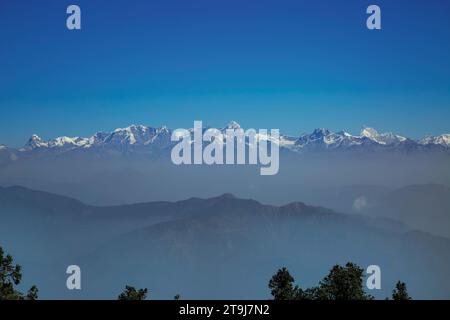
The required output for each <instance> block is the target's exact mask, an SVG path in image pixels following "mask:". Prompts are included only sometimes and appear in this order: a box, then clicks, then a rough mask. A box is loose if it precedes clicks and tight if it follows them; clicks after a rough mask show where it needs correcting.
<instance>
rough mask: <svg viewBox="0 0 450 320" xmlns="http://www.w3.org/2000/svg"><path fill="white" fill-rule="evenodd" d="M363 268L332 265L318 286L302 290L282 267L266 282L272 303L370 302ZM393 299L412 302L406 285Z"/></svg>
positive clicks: (400, 287) (399, 283) (396, 290)
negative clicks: (305, 301)
mask: <svg viewBox="0 0 450 320" xmlns="http://www.w3.org/2000/svg"><path fill="white" fill-rule="evenodd" d="M364 278H365V275H364V269H362V268H361V267H359V266H358V265H356V264H355V263H352V262H348V263H347V264H346V265H345V266H340V265H335V266H334V267H333V268H331V270H330V272H329V273H328V275H327V276H326V277H324V278H323V279H322V280H321V281H320V282H319V285H318V286H317V287H312V288H308V289H305V290H303V289H301V288H300V287H299V286H296V285H295V283H294V278H293V277H292V275H291V274H290V273H289V271H288V270H287V269H286V268H281V269H279V270H278V271H277V273H276V274H275V275H273V276H272V278H271V279H270V281H269V289H270V290H271V291H270V293H271V294H272V296H273V298H274V300H373V299H374V297H373V296H371V295H369V294H367V293H366V292H365V290H364ZM392 298H393V299H394V300H408V299H411V298H410V297H409V295H408V293H407V291H406V285H405V284H404V283H403V282H400V281H399V282H398V283H397V285H396V289H395V290H394V291H393V293H392Z"/></svg>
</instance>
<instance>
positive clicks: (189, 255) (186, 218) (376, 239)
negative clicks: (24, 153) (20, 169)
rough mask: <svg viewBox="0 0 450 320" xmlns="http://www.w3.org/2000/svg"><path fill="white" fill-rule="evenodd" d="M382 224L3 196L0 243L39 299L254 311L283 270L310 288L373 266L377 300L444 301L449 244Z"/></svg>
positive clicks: (313, 215) (197, 201)
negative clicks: (218, 304) (237, 302)
mask: <svg viewBox="0 0 450 320" xmlns="http://www.w3.org/2000/svg"><path fill="white" fill-rule="evenodd" d="M379 222H380V221H379V220H378V219H366V218H364V217H362V216H355V215H347V214H341V213H336V212H334V211H332V210H329V209H326V208H322V207H313V206H309V205H306V204H304V203H302V202H292V203H289V204H286V205H282V206H272V205H265V204H262V203H260V202H258V201H255V200H252V199H241V198H237V197H235V196H233V195H231V194H223V195H221V196H217V197H212V198H206V199H203V198H189V199H186V200H181V201H176V202H168V201H156V202H147V203H137V204H130V205H121V206H108V207H96V206H89V205H85V204H83V203H81V202H79V201H77V200H74V199H72V198H67V197H63V196H59V195H56V194H51V193H47V192H41V191H35V190H31V189H28V188H23V187H8V188H0V243H1V244H2V246H4V247H5V248H8V250H9V251H10V252H13V253H14V256H15V257H17V260H18V261H21V262H22V261H23V266H24V270H26V274H27V279H30V281H36V284H37V285H38V287H39V290H40V293H41V295H42V297H43V298H59V299H64V298H72V299H73V298H94V299H105V298H115V297H116V296H117V292H120V290H121V288H122V287H123V286H124V284H125V283H132V284H135V285H139V286H144V287H147V286H148V287H149V288H151V290H152V297H153V298H154V299H159V298H163V299H171V298H172V297H173V292H182V294H183V296H184V297H186V298H188V299H189V298H191V299H202V298H203V299H206V298H209V299H226V298H228V299H229V298H234V299H255V298H259V299H262V298H266V297H268V294H269V293H268V290H267V281H268V279H269V278H270V276H271V275H272V274H273V272H274V271H276V269H277V268H279V267H280V266H287V267H288V268H289V270H292V272H293V273H294V275H295V276H298V277H299V278H300V279H301V280H300V281H301V283H302V285H303V286H309V285H314V284H316V281H317V279H318V278H319V277H320V275H322V274H323V273H325V272H326V271H327V270H328V269H329V268H330V266H332V265H334V264H336V263H345V262H347V261H349V260H350V261H354V262H356V263H358V264H360V265H362V266H364V267H366V266H368V265H370V264H377V265H379V266H381V268H382V272H383V289H384V291H382V292H371V293H374V294H377V295H378V297H380V298H383V297H385V296H387V295H389V294H390V290H391V287H392V286H393V285H394V283H395V281H397V280H398V279H401V280H403V281H405V282H406V283H407V284H408V289H409V290H410V291H411V294H412V295H413V296H414V297H415V298H441V299H442V298H444V299H446V298H448V297H449V296H450V282H449V274H448V270H449V264H450V250H449V248H450V240H449V239H446V238H442V237H436V236H432V235H429V234H427V233H423V232H418V231H417V232H411V231H408V230H401V229H397V228H396V229H392V228H390V227H388V228H386V224H385V223H381V224H380V223H379ZM381 222H383V221H381ZM74 263H76V264H78V265H80V266H81V267H82V270H83V272H84V278H83V279H84V282H83V283H84V287H83V290H81V291H77V292H71V291H69V290H67V289H66V288H65V286H64V285H62V284H64V283H65V281H66V278H65V273H64V270H65V268H66V267H67V265H69V264H74ZM61 270H62V271H61Z"/></svg>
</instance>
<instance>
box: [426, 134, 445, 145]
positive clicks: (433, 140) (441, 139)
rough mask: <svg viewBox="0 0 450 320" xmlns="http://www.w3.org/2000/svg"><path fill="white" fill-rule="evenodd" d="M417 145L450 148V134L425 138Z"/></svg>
mask: <svg viewBox="0 0 450 320" xmlns="http://www.w3.org/2000/svg"><path fill="white" fill-rule="evenodd" d="M419 143H420V144H422V145H427V144H434V145H441V146H444V147H450V134H441V135H440V136H437V137H425V138H423V139H422V140H420V141H419Z"/></svg>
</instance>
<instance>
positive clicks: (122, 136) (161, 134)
mask: <svg viewBox="0 0 450 320" xmlns="http://www.w3.org/2000/svg"><path fill="white" fill-rule="evenodd" d="M229 128H231V129H236V128H240V126H239V124H238V123H237V122H235V121H232V122H230V123H229V124H228V125H227V126H226V127H224V128H223V129H222V131H223V132H224V131H225V129H229ZM171 134H172V130H170V129H168V128H167V127H165V126H163V127H159V128H153V127H148V126H143V125H131V126H129V127H126V128H118V129H116V130H114V131H112V132H98V133H96V134H94V135H93V136H91V137H89V138H82V137H65V136H62V137H57V138H54V139H51V140H44V139H42V138H40V137H39V136H38V135H32V136H31V137H30V139H29V140H28V142H27V143H26V144H25V145H24V146H23V147H22V148H20V149H14V148H9V147H7V146H5V145H0V152H2V153H4V152H8V151H9V152H10V153H13V154H14V155H15V156H17V155H20V154H25V153H33V152H38V151H41V152H42V151H52V150H54V151H59V152H69V151H74V150H78V151H83V150H84V151H88V150H93V151H94V150H104V149H110V148H111V149H114V150H122V151H123V150H126V151H130V150H134V149H142V148H146V147H147V148H149V149H152V150H154V149H167V148H169V147H171V146H172V145H173V144H174V143H173V142H172V141H171V140H170V137H171ZM259 138H260V139H265V138H267V137H264V136H261V135H259ZM280 147H281V148H284V149H287V150H290V151H293V152H296V153H302V152H304V151H306V150H349V149H351V150H359V149H362V150H364V149H366V148H370V149H374V148H375V149H377V150H378V149H380V150H383V149H387V150H397V149H398V150H405V149H406V150H442V151H450V134H442V135H439V136H434V137H425V138H423V139H421V140H413V139H410V138H407V137H404V136H401V135H397V134H394V133H390V132H389V133H378V132H377V131H376V130H375V129H373V128H369V127H365V128H363V130H362V131H361V133H360V134H359V135H352V134H350V133H348V132H345V131H340V132H332V131H330V130H327V129H316V130H314V131H313V132H312V133H309V134H306V133H305V134H302V135H300V136H299V137H294V136H286V135H282V136H281V138H280Z"/></svg>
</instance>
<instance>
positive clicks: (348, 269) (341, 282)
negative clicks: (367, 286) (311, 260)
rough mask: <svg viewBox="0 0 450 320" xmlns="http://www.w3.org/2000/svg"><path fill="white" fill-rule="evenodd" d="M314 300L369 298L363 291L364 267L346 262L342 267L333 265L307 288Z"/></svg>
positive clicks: (370, 297)
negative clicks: (317, 282) (324, 274)
mask: <svg viewBox="0 0 450 320" xmlns="http://www.w3.org/2000/svg"><path fill="white" fill-rule="evenodd" d="M309 291H310V294H311V295H312V298H313V299H315V300H371V299H373V297H372V296H370V295H368V294H366V292H365V291H364V269H362V268H361V267H359V266H358V265H356V264H354V263H351V262H348V263H347V264H346V265H345V266H344V267H343V266H339V265H335V266H334V267H333V268H332V269H331V270H330V273H329V274H328V275H327V276H326V277H325V278H323V280H322V281H321V282H320V283H319V287H317V288H313V289H309Z"/></svg>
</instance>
